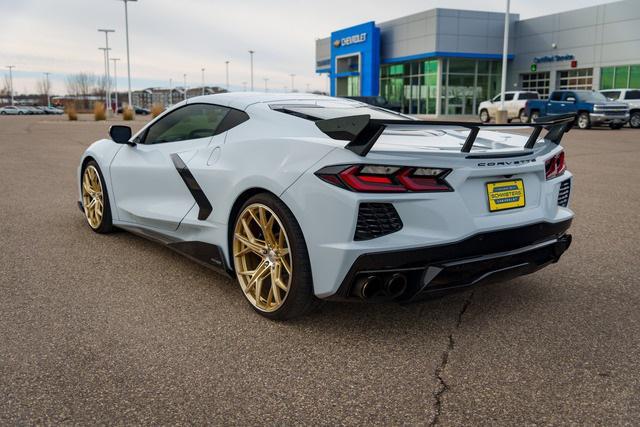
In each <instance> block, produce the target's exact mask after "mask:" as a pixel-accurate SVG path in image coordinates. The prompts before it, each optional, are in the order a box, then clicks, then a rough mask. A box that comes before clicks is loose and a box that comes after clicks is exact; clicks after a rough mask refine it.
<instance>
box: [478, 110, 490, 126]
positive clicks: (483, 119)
mask: <svg viewBox="0 0 640 427" xmlns="http://www.w3.org/2000/svg"><path fill="white" fill-rule="evenodd" d="M480 121H481V122H482V123H489V122H490V121H491V116H489V111H487V110H485V109H483V110H482V111H480Z"/></svg>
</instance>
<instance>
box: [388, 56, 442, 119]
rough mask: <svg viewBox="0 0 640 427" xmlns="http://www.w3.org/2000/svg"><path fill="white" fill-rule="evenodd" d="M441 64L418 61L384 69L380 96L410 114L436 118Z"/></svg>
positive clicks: (431, 61) (434, 60) (435, 61)
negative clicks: (434, 116) (439, 66)
mask: <svg viewBox="0 0 640 427" xmlns="http://www.w3.org/2000/svg"><path fill="white" fill-rule="evenodd" d="M438 62H439V60H437V59H433V60H429V61H414V62H407V63H404V64H393V65H383V66H382V68H381V70H380V75H381V78H380V95H381V96H384V97H385V98H386V99H387V101H388V102H389V103H390V104H391V105H393V106H397V107H400V109H401V111H402V112H404V113H408V114H436V101H437V91H438Z"/></svg>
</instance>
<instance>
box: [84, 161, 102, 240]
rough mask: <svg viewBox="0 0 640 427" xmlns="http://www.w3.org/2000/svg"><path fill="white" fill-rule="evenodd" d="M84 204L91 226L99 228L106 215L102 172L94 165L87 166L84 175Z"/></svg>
mask: <svg viewBox="0 0 640 427" xmlns="http://www.w3.org/2000/svg"><path fill="white" fill-rule="evenodd" d="M82 206H83V207H84V215H85V217H86V218H87V222H88V223H89V225H90V226H91V228H93V229H94V230H95V229H97V228H99V227H100V225H101V224H102V218H103V216H104V192H103V189H102V181H101V180H100V174H99V173H98V170H97V169H96V168H95V166H93V165H89V166H87V167H86V168H85V170H84V173H83V175H82Z"/></svg>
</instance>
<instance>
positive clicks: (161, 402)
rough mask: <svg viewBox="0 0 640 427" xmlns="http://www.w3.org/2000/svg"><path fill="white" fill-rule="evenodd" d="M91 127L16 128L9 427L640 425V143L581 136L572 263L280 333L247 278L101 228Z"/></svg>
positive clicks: (7, 278) (2, 413)
mask: <svg viewBox="0 0 640 427" xmlns="http://www.w3.org/2000/svg"><path fill="white" fill-rule="evenodd" d="M83 118H84V119H85V120H82V121H79V122H67V121H65V119H64V117H51V116H34V117H0V219H1V220H0V227H1V231H2V233H1V235H2V250H1V251H0V424H2V425H9V424H10V425H15V424H35V423H38V424H43V423H44V424H48V423H56V424H57V423H68V424H95V423H100V424H134V423H136V424H138V423H144V424H152V423H153V424H174V423H198V424H200V423H205V422H208V423H213V424H242V425H246V424H251V425H256V424H261V425H263V424H279V425H290V424H298V423H305V424H332V425H333V424H369V423H372V424H434V423H438V424H443V425H452V424H455V425H460V424H478V423H483V424H494V423H496V424H524V423H526V424H559V423H576V424H606V425H616V424H635V423H637V422H638V419H640V366H639V361H640V332H639V330H640V310H639V308H638V307H640V279H638V278H639V277H640V244H639V243H638V240H640V185H638V183H639V182H640V167H639V166H638V165H639V161H640V131H637V130H633V129H629V128H625V129H622V130H620V131H610V130H608V129H595V130H590V131H579V130H572V131H571V132H570V133H569V134H568V135H567V136H566V137H565V140H564V142H563V145H565V147H566V151H567V163H568V166H569V168H570V169H571V171H572V172H573V173H574V174H575V176H576V178H575V181H574V188H573V199H572V207H573V209H574V210H575V212H576V219H575V220H574V223H573V226H572V229H571V233H572V234H573V237H574V240H573V245H572V247H571V248H570V249H569V251H568V252H567V253H566V254H565V255H564V257H563V259H562V260H561V262H560V263H558V264H555V265H552V266H550V267H548V268H547V269H544V270H542V271H540V272H537V273H535V274H533V275H530V276H526V277H522V278H519V279H516V280H512V281H510V282H506V283H500V284H495V285H490V286H486V287H482V288H477V289H475V290H472V291H467V292H465V293H461V294H457V295H453V296H450V297H446V298H442V299H438V300H433V301H427V302H423V303H419V304H415V305H409V306H398V305H366V304H339V303H330V304H325V305H324V306H323V307H322V309H321V310H320V311H318V312H316V313H315V314H313V315H312V316H310V317H307V318H304V319H301V320H298V321H294V322H289V323H276V322H272V321H268V320H266V319H263V318H261V317H259V316H257V315H256V314H255V313H254V312H253V311H252V310H251V309H250V308H249V306H248V304H246V302H245V301H244V300H243V296H242V294H241V292H240V289H239V287H238V286H237V285H236V284H235V282H233V281H231V280H230V279H227V278H225V277H223V276H221V275H218V274H216V273H214V272H212V271H210V270H207V269H205V268H203V267H201V266H199V265H197V264H195V263H193V262H191V261H188V260H187V259H185V258H183V257H181V256H179V255H177V254H175V253H173V252H171V251H170V250H168V249H165V248H163V247H160V246H158V245H156V244H154V243H151V242H148V241H146V240H144V239H142V238H139V237H136V236H134V235H131V234H129V233H125V232H119V233H116V234H113V235H97V234H95V233H93V232H92V231H90V229H89V228H88V226H87V225H86V224H85V221H84V218H83V216H82V214H81V213H80V212H79V211H78V207H77V204H76V200H77V198H76V167H77V162H78V159H79V157H80V155H81V153H82V151H83V150H84V149H85V147H87V146H88V145H89V144H90V143H91V142H92V141H93V140H95V139H98V138H101V137H103V136H105V135H106V133H107V128H108V124H107V123H104V122H93V121H89V120H88V119H87V118H86V117H83ZM143 123H144V121H142V120H140V121H137V122H135V123H134V127H140V126H142V124H143Z"/></svg>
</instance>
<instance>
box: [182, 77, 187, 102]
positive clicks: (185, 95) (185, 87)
mask: <svg viewBox="0 0 640 427" xmlns="http://www.w3.org/2000/svg"><path fill="white" fill-rule="evenodd" d="M183 77H184V100H185V101H186V100H187V74H186V73H185V74H183Z"/></svg>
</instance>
